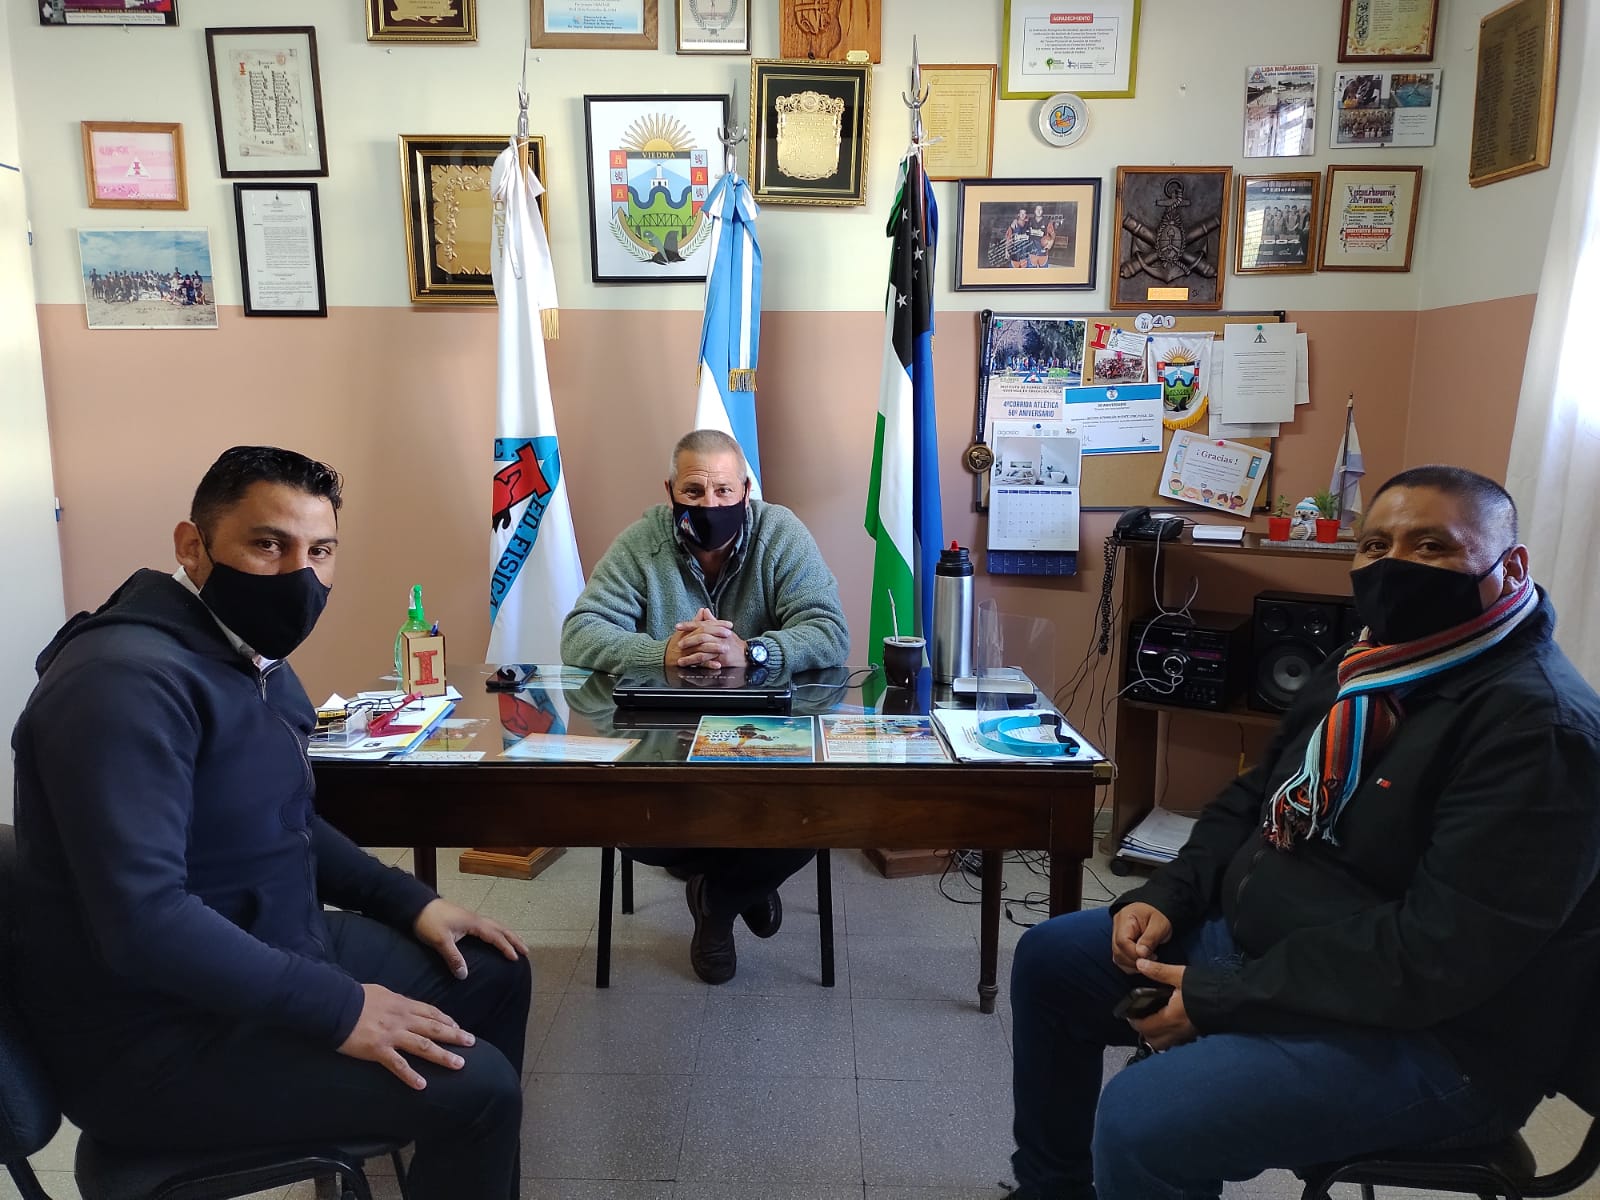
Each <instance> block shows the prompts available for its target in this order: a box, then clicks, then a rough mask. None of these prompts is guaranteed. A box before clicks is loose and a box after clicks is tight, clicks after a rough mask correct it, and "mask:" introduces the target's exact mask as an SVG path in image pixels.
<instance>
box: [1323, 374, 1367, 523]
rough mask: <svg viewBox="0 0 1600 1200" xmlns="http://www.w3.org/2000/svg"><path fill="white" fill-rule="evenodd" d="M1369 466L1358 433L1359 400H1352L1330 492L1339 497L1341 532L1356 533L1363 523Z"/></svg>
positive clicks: (1345, 419)
mask: <svg viewBox="0 0 1600 1200" xmlns="http://www.w3.org/2000/svg"><path fill="white" fill-rule="evenodd" d="M1366 473H1367V462H1366V459H1365V458H1363V457H1362V454H1361V438H1360V436H1359V435H1358V434H1357V433H1356V398H1355V397H1354V396H1351V397H1350V400H1349V402H1348V403H1347V404H1346V405H1345V409H1344V440H1343V441H1341V442H1340V444H1339V458H1338V460H1337V461H1336V462H1335V463H1334V464H1333V481H1332V482H1331V483H1329V484H1328V490H1329V491H1330V492H1332V493H1333V494H1334V495H1335V496H1337V497H1339V529H1340V532H1343V531H1344V530H1346V529H1354V528H1355V527H1356V526H1357V525H1358V524H1360V523H1361V513H1362V508H1361V477H1362V476H1363V475H1365V474H1366Z"/></svg>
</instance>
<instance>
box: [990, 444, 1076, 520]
mask: <svg viewBox="0 0 1600 1200" xmlns="http://www.w3.org/2000/svg"><path fill="white" fill-rule="evenodd" d="M992 445H993V447H994V466H993V467H992V468H991V469H990V473H989V549H991V550H1076V549H1077V548H1078V525H1079V511H1080V508H1079V505H1080V499H1079V488H1080V486H1081V484H1082V471H1083V441H1082V438H1081V436H1080V435H1079V433H1078V431H1077V429H1076V428H1074V427H1073V426H1070V425H1044V424H1040V423H1037V422H1021V421H1017V422H1009V421H997V422H995V426H994V441H993V443H992Z"/></svg>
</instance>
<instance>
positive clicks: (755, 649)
mask: <svg viewBox="0 0 1600 1200" xmlns="http://www.w3.org/2000/svg"><path fill="white" fill-rule="evenodd" d="M744 660H745V662H747V663H749V664H750V665H751V666H752V667H764V666H766V665H767V643H766V642H764V641H762V640H761V639H760V638H751V639H750V640H749V641H748V642H746V643H745V644H744Z"/></svg>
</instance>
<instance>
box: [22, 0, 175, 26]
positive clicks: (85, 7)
mask: <svg viewBox="0 0 1600 1200" xmlns="http://www.w3.org/2000/svg"><path fill="white" fill-rule="evenodd" d="M35 7H37V8H38V10H39V24H41V25H157V26H161V27H164V28H167V29H172V28H175V27H176V26H177V24H178V0H36V4H35Z"/></svg>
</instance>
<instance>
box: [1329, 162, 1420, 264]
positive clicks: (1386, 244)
mask: <svg viewBox="0 0 1600 1200" xmlns="http://www.w3.org/2000/svg"><path fill="white" fill-rule="evenodd" d="M1324 188H1325V190H1324V193H1323V199H1322V250H1321V253H1320V254H1319V256H1318V261H1317V269H1318V270H1319V271H1409V270H1411V250H1412V246H1413V245H1414V243H1415V241H1416V234H1417V212H1418V210H1419V208H1420V205H1419V203H1418V201H1419V200H1420V199H1421V196H1422V168H1421V167H1412V166H1405V167H1390V166H1366V165H1359V164H1355V163H1350V164H1344V163H1335V164H1333V165H1332V166H1330V167H1329V168H1328V178H1327V182H1326V184H1325V185H1324Z"/></svg>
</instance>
